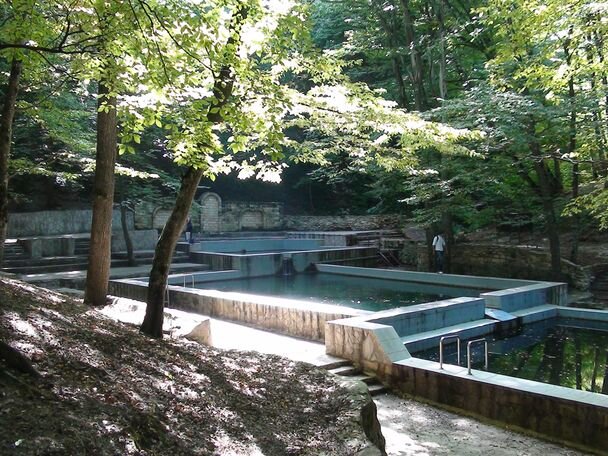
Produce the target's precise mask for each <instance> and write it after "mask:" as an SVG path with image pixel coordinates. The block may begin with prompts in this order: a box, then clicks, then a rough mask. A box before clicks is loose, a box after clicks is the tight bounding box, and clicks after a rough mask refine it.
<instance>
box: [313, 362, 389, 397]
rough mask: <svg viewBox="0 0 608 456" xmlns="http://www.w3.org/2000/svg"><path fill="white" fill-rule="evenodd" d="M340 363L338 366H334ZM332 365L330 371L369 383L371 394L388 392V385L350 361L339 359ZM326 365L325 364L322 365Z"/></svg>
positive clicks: (345, 377)
mask: <svg viewBox="0 0 608 456" xmlns="http://www.w3.org/2000/svg"><path fill="white" fill-rule="evenodd" d="M335 364H338V365H337V366H334V365H335ZM331 366H332V367H330V368H327V367H326V368H327V370H328V371H329V372H331V373H332V374H334V375H337V376H339V377H342V378H344V379H346V380H349V381H353V382H354V381H360V382H363V383H365V384H366V385H367V389H368V390H369V394H370V395H372V396H377V395H379V394H383V393H386V392H388V389H387V388H386V386H384V385H383V384H382V383H380V382H379V381H378V379H377V378H376V377H375V376H374V375H370V374H366V373H365V372H361V369H359V368H357V367H355V366H353V365H352V364H351V363H350V362H349V361H346V360H344V361H339V362H336V363H332V364H331ZM322 367H325V366H322Z"/></svg>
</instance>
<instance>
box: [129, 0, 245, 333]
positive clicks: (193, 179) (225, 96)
mask: <svg viewBox="0 0 608 456" xmlns="http://www.w3.org/2000/svg"><path fill="white" fill-rule="evenodd" d="M248 12H249V10H248V8H247V6H242V7H241V8H240V9H239V10H238V11H237V12H236V13H235V15H234V17H233V20H234V22H233V24H232V27H231V30H230V31H231V32H232V33H231V35H230V38H228V41H227V43H226V44H227V46H226V48H227V49H229V51H228V52H234V53H236V52H238V48H239V45H240V42H241V29H242V26H243V24H244V22H245V20H246V19H247V15H248ZM233 88H234V74H233V70H232V68H231V67H230V66H228V65H224V66H222V67H221V69H220V71H219V73H218V75H217V76H216V78H215V81H214V85H213V95H214V97H215V100H216V101H215V103H214V104H213V105H212V106H211V107H210V108H209V111H208V112H207V121H209V122H210V123H212V124H219V123H222V122H223V121H224V119H223V117H222V114H221V111H222V109H221V108H223V107H224V106H225V105H226V104H227V103H228V101H229V100H230V97H231V96H232V90H233ZM203 173H204V170H203V169H197V168H194V167H189V168H188V170H187V171H186V174H184V176H183V177H182V181H181V185H180V188H179V192H178V194H177V198H176V200H175V206H174V208H173V211H172V212H171V215H170V216H169V220H167V223H166V224H165V227H164V228H163V232H162V233H161V235H160V238H159V240H158V244H157V245H156V249H155V251H154V260H153V262H152V271H150V281H149V283H148V296H147V299H146V315H145V317H144V321H143V323H142V325H141V327H140V331H141V332H142V333H144V334H146V335H148V336H150V337H156V338H162V337H163V309H164V298H165V291H166V289H167V280H168V276H169V269H170V266H171V257H172V256H173V252H174V251H175V246H176V245H177V240H178V239H179V237H180V235H181V232H182V229H183V227H184V225H185V224H186V220H187V218H188V213H189V212H190V207H191V206H192V201H193V200H194V195H195V194H196V189H197V187H198V183H199V182H200V180H201V177H202V176H203Z"/></svg>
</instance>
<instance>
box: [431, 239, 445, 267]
mask: <svg viewBox="0 0 608 456" xmlns="http://www.w3.org/2000/svg"><path fill="white" fill-rule="evenodd" d="M433 250H434V251H435V268H436V269H437V272H438V273H439V274H443V257H444V254H445V250H446V244H445V240H444V239H443V236H442V235H441V234H438V235H437V236H435V237H434V238H433Z"/></svg>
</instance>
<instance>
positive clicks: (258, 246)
mask: <svg viewBox="0 0 608 456" xmlns="http://www.w3.org/2000/svg"><path fill="white" fill-rule="evenodd" d="M319 247H322V240H320V239H285V238H278V239H272V238H271V239H231V240H222V241H201V242H198V243H197V244H196V246H195V248H196V250H198V251H202V252H224V253H255V252H258V251H260V250H262V251H264V250H265V251H268V250H314V249H318V248H319Z"/></svg>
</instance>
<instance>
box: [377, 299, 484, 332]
mask: <svg viewBox="0 0 608 456" xmlns="http://www.w3.org/2000/svg"><path fill="white" fill-rule="evenodd" d="M484 315H485V305H484V300H483V299H479V298H452V299H446V300H443V301H435V302H429V303H425V304H417V305H413V306H408V307H399V308H397V309H390V310H385V311H382V312H376V313H375V314H374V315H373V317H372V318H370V319H369V321H371V322H374V323H379V324H384V325H390V326H392V327H394V328H395V331H396V332H397V334H398V335H399V336H407V335H410V334H417V333H422V332H427V331H433V330H435V329H440V328H444V327H446V326H452V325H456V324H459V323H466V322H471V321H475V320H479V319H483V318H484Z"/></svg>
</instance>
